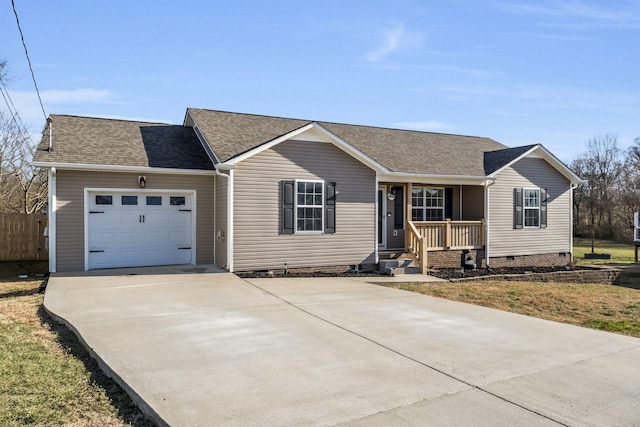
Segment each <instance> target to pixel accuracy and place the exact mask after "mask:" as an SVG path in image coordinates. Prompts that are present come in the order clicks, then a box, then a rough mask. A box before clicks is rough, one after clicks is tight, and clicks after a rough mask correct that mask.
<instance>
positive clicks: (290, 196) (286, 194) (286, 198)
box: [280, 181, 295, 234]
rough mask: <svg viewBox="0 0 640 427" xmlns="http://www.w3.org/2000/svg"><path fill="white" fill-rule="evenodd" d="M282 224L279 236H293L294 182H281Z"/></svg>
mask: <svg viewBox="0 0 640 427" xmlns="http://www.w3.org/2000/svg"><path fill="white" fill-rule="evenodd" d="M280 196H281V198H280V200H281V201H282V223H281V227H280V234H293V230H294V223H293V217H294V216H293V209H294V200H295V194H294V181H282V194H281V195H280Z"/></svg>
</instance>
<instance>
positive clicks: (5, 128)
mask: <svg viewBox="0 0 640 427" xmlns="http://www.w3.org/2000/svg"><path fill="white" fill-rule="evenodd" d="M6 88H7V61H6V60H2V59H0V94H1V95H2V98H3V99H4V103H5V105H6V108H0V213H25V214H31V213H36V212H39V211H40V210H42V209H43V208H44V207H45V206H46V204H47V175H46V172H45V171H44V170H42V169H40V168H36V167H34V166H33V165H32V162H31V160H32V158H33V153H34V151H35V148H36V147H35V143H34V141H33V140H32V138H31V135H29V132H28V131H27V129H26V127H25V126H24V123H22V119H20V116H19V115H18V114H17V112H16V111H15V108H14V107H13V102H12V101H11V98H10V97H9V92H8V91H7V89H6Z"/></svg>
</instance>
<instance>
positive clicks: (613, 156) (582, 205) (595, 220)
mask: <svg viewBox="0 0 640 427" xmlns="http://www.w3.org/2000/svg"><path fill="white" fill-rule="evenodd" d="M620 157H621V151H620V148H618V137H617V136H616V135H611V134H607V135H604V136H599V137H595V138H592V139H590V140H589V141H588V142H587V150H586V151H585V152H584V153H582V154H580V155H579V156H578V157H577V158H576V159H575V160H574V161H573V162H572V166H573V168H574V170H575V171H576V173H578V174H579V175H580V176H581V177H582V178H584V179H586V180H587V184H586V185H584V186H582V187H581V188H579V189H578V190H577V191H576V194H575V195H576V197H575V201H574V203H575V205H574V207H575V208H576V210H577V211H578V213H579V215H580V216H579V217H578V218H577V220H578V221H580V223H578V224H577V225H578V226H580V225H582V226H587V227H588V228H590V229H591V233H592V236H595V237H600V238H612V237H615V234H616V233H615V227H614V218H615V216H614V206H615V205H616V201H617V199H619V196H620V194H621V191H624V190H623V189H622V188H621V184H622V181H621V178H622V174H623V172H624V164H623V162H622V161H621V160H620ZM585 209H586V210H587V212H585ZM577 229H580V228H577Z"/></svg>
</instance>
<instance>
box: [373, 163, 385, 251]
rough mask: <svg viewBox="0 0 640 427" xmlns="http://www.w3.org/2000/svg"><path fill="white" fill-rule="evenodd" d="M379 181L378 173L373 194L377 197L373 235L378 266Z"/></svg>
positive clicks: (375, 198)
mask: <svg viewBox="0 0 640 427" xmlns="http://www.w3.org/2000/svg"><path fill="white" fill-rule="evenodd" d="M379 179H380V178H379V177H378V172H376V180H375V187H374V193H373V194H374V196H375V197H374V199H373V200H375V203H374V216H373V218H374V221H373V223H374V224H375V227H374V232H373V234H374V238H373V243H374V248H375V249H374V258H375V263H376V264H378V263H379V262H380V254H379V252H378V242H379V241H380V240H379V238H378V228H379V227H378V221H381V219H380V218H378V215H380V214H379V213H378V209H380V208H381V206H378V187H379ZM385 215H386V213H385Z"/></svg>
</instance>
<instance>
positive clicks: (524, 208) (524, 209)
mask: <svg viewBox="0 0 640 427" xmlns="http://www.w3.org/2000/svg"><path fill="white" fill-rule="evenodd" d="M527 191H535V192H537V193H538V206H527ZM541 197H542V194H541V191H540V188H526V187H524V188H522V228H530V229H536V228H540V206H541V205H542V200H540V198H541ZM527 211H537V212H538V225H527Z"/></svg>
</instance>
